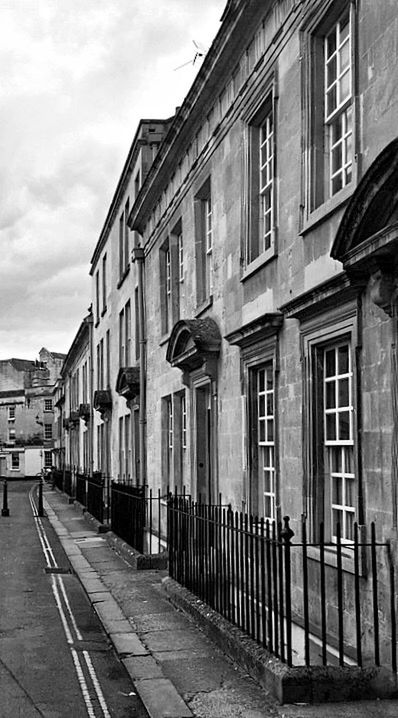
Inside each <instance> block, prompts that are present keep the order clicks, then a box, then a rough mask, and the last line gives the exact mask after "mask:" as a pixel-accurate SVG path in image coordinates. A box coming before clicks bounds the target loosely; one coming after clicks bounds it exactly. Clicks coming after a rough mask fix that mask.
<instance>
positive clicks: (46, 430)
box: [44, 424, 53, 441]
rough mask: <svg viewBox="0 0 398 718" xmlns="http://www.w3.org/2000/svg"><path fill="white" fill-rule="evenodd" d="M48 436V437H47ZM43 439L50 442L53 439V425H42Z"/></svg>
mask: <svg viewBox="0 0 398 718" xmlns="http://www.w3.org/2000/svg"><path fill="white" fill-rule="evenodd" d="M48 434H50V436H48ZM44 438H45V439H46V440H47V441H50V440H51V439H52V438H53V425H52V424H44Z"/></svg>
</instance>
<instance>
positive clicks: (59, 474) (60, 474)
mask: <svg viewBox="0 0 398 718" xmlns="http://www.w3.org/2000/svg"><path fill="white" fill-rule="evenodd" d="M52 480H53V482H54V485H55V486H56V487H57V489H59V490H60V491H62V490H63V483H64V471H63V469H53V470H52Z"/></svg>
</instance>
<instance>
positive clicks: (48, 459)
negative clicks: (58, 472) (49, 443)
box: [44, 450, 53, 469]
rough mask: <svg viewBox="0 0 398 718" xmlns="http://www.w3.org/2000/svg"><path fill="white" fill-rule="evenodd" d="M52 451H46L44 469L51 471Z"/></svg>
mask: <svg viewBox="0 0 398 718" xmlns="http://www.w3.org/2000/svg"><path fill="white" fill-rule="evenodd" d="M52 463H53V462H52V451H48V450H45V451H44V468H45V469H51V467H52Z"/></svg>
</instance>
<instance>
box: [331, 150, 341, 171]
mask: <svg viewBox="0 0 398 718" xmlns="http://www.w3.org/2000/svg"><path fill="white" fill-rule="evenodd" d="M342 149H343V148H342V146H341V144H338V145H337V147H335V148H334V150H332V174H334V173H335V172H337V171H338V170H339V169H341V167H342V164H343V162H342Z"/></svg>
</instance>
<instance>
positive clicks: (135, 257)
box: [131, 247, 146, 486]
mask: <svg viewBox="0 0 398 718" xmlns="http://www.w3.org/2000/svg"><path fill="white" fill-rule="evenodd" d="M131 258H132V261H133V262H137V265H138V272H137V273H138V338H139V339H138V340H139V347H140V355H139V365H140V405H139V445H140V446H139V456H140V483H141V485H142V486H145V483H146V452H145V435H146V426H145V425H146V402H145V398H146V397H145V387H146V371H145V369H146V367H145V344H146V339H145V319H144V260H145V257H144V250H143V248H142V247H134V248H133V250H132V253H131Z"/></svg>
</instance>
